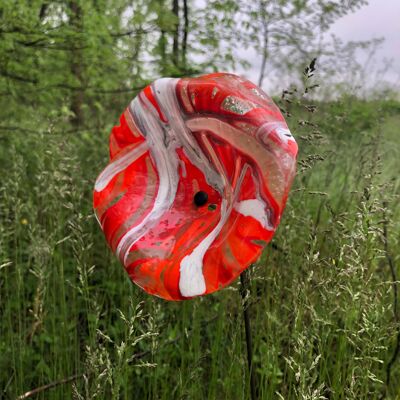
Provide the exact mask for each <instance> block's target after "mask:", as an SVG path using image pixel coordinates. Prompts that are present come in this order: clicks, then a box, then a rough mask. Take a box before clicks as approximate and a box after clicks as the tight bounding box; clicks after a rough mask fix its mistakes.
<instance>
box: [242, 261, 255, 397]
mask: <svg viewBox="0 0 400 400" xmlns="http://www.w3.org/2000/svg"><path fill="white" fill-rule="evenodd" d="M240 294H241V296H242V307H243V318H244V329H245V332H246V347H247V365H248V367H249V375H250V393H251V400H256V399H257V397H256V383H255V377H254V370H253V344H252V337H251V326H250V316H249V298H250V279H249V271H248V269H246V270H244V271H243V272H242V273H241V274H240Z"/></svg>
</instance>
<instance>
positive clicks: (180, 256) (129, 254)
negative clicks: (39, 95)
mask: <svg viewBox="0 0 400 400" xmlns="http://www.w3.org/2000/svg"><path fill="white" fill-rule="evenodd" d="M296 155H297V144H296V142H295V140H294V138H293V136H292V135H291V134H290V131H289V129H288V127H287V125H286V123H285V120H284V118H283V116H282V114H281V113H280V111H279V109H278V107H277V106H276V105H275V104H274V103H273V101H272V100H271V99H270V98H269V97H268V96H267V95H266V94H265V93H264V92H263V91H262V90H261V89H260V88H259V87H257V86H256V85H254V84H253V83H251V82H249V81H247V80H245V79H242V78H240V77H238V76H236V75H232V74H225V73H215V74H209V75H204V76H201V77H198V78H184V79H170V78H163V79H158V80H156V81H155V82H153V83H152V84H151V85H149V86H147V87H146V88H145V89H144V90H143V91H142V92H141V93H140V94H139V95H138V96H137V97H136V98H135V99H134V100H133V101H132V102H131V103H130V105H129V106H128V107H127V109H126V110H125V112H124V113H123V114H122V115H121V118H120V124H119V125H118V126H116V127H114V128H113V130H112V132H111V135H110V162H109V164H108V165H107V167H106V168H105V169H104V170H103V172H102V173H101V174H100V175H99V177H98V178H97V181H96V184H95V190H94V210H95V213H96V216H97V219H98V221H99V224H100V226H101V228H102V230H103V232H104V234H105V237H106V239H107V242H108V244H109V245H110V247H111V249H112V251H113V252H115V254H116V255H117V257H119V259H120V261H121V263H122V264H123V265H124V267H125V269H126V271H127V272H128V274H129V276H130V278H131V279H132V281H133V282H135V283H136V284H137V285H138V286H140V287H141V288H143V289H144V290H145V291H146V292H148V293H150V294H153V295H156V296H159V297H162V298H164V299H168V300H184V299H188V298H192V297H194V296H199V295H204V294H209V293H212V292H215V291H216V290H219V289H221V288H223V287H225V286H227V285H229V284H230V283H231V282H232V281H233V280H234V279H235V278H237V277H238V276H239V274H240V273H241V272H242V271H243V270H244V269H246V268H247V267H248V266H249V265H250V264H251V263H253V262H255V261H256V260H257V259H258V257H259V256H260V255H261V252H262V250H263V248H264V246H265V245H266V244H267V243H268V242H269V241H270V240H271V238H272V237H273V235H274V232H275V230H276V228H277V227H278V225H279V221H280V218H281V215H282V212H283V209H284V207H285V204H286V200H287V197H288V192H289V189H290V185H291V182H292V180H293V177H294V174H295V165H296ZM199 192H201V193H199ZM196 194H197V196H196ZM199 199H200V200H201V201H200V200H199Z"/></svg>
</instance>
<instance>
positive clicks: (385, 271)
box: [0, 0, 400, 400]
mask: <svg viewBox="0 0 400 400" xmlns="http://www.w3.org/2000/svg"><path fill="white" fill-rule="evenodd" d="M18 3H19V4H18V7H15V2H12V1H6V0H4V1H3V2H2V3H1V6H0V15H1V24H0V36H1V40H0V93H1V98H0V120H1V122H0V144H1V146H0V170H1V176H2V181H1V184H0V315H1V319H0V398H6V399H8V398H10V399H15V398H17V397H18V396H19V395H21V394H23V393H25V392H26V391H28V390H31V389H34V388H39V387H41V386H42V385H47V384H49V383H54V387H52V388H50V389H47V390H42V391H40V392H39V393H38V394H37V395H36V398H40V399H46V400H47V399H50V400H51V399H70V398H74V399H109V398H112V399H132V398H135V399H171V398H173V399H184V398H188V399H199V400H202V399H205V398H209V399H248V398H249V393H250V392H249V382H248V371H247V363H246V353H245V351H246V344H245V338H244V329H243V326H242V307H241V300H240V295H239V293H237V292H238V285H237V283H236V284H234V285H232V286H231V287H229V288H226V289H225V290H223V291H220V292H218V293H216V294H213V295H210V296H207V297H204V298H197V299H195V300H191V301H187V302H183V303H172V302H165V301H162V300H160V299H157V298H153V297H150V296H148V295H146V294H144V293H143V292H142V291H141V290H140V289H139V288H137V287H135V286H134V285H132V284H131V282H130V281H129V279H128V277H127V276H126V274H125V273H124V271H123V268H122V267H121V266H120V265H119V263H118V261H117V260H116V259H115V257H114V256H113V255H112V254H111V252H110V251H109V249H108V247H107V245H106V243H105V240H104V237H103V235H102V233H101V231H100V229H99V228H98V226H97V222H96V221H95V218H94V216H93V212H92V187H93V182H94V181H95V179H96V176H97V174H98V172H99V171H100V170H101V169H102V168H103V167H104V165H105V164H106V162H107V157H108V153H107V152H108V149H107V138H108V134H109V131H110V129H111V127H112V125H114V124H115V123H116V122H117V118H118V115H119V114H120V113H121V111H122V110H123V109H124V107H125V106H126V104H127V103H128V102H129V101H130V99H131V98H132V97H133V96H134V95H135V94H136V93H137V91H138V90H139V89H140V88H141V87H143V86H144V85H145V84H146V83H147V82H148V81H149V80H152V79H153V78H155V77H157V76H158V75H159V74H161V73H165V74H171V75H174V76H180V75H182V74H194V73H196V72H200V71H211V70H213V69H217V68H222V67H224V68H223V69H224V70H226V69H228V68H229V67H230V66H232V64H233V62H234V61H235V58H233V57H232V49H233V48H234V46H235V43H236V42H237V41H238V40H239V39H240V40H243V41H245V40H248V36H241V33H240V29H237V27H238V26H239V24H238V23H237V22H238V21H237V18H238V13H239V12H242V11H244V9H242V8H241V7H240V4H239V3H237V2H233V1H212V2H209V7H205V6H204V7H203V6H202V5H201V4H197V3H196V2H194V1H189V2H188V8H189V16H190V18H189V19H188V20H187V21H185V18H184V13H183V11H184V10H183V7H182V2H179V4H180V9H179V12H178V14H175V13H174V12H173V11H172V4H171V2H168V1H145V0H139V1H136V2H134V3H133V4H132V2H126V1H123V0H112V1H107V2H106V1H79V0H76V1H69V2H63V1H59V2H46V1H41V2H40V1H19V2H18ZM278 3H279V2H278ZM278 3H277V4H278ZM328 3H329V4H328ZM339 3H340V4H342V3H343V2H318V4H319V5H321V7H322V6H323V5H324V4H325V5H327V4H328V5H329V7H333V8H332V9H330V12H331V11H332V12H333V11H334V10H336V8H335V7H337V4H339ZM359 3H360V2H355V3H354V4H359ZM279 4H281V5H285V4H286V5H289V6H290V9H289V10H291V12H293V13H297V12H300V11H301V10H304V8H305V7H306V6H308V5H309V4H310V2H307V1H292V2H288V1H284V2H280V3H279ZM342 5H343V4H342ZM287 11H288V10H287ZM335 12H336V11H335ZM341 12H344V10H343V9H342V11H341ZM253 16H254V17H257V15H253ZM185 22H186V24H187V25H186V28H185ZM246 24H247V29H250V28H251V27H252V25H251V21H245V23H244V25H243V26H244V27H245V28H246ZM185 29H187V32H186V33H187V38H186V43H185V39H184V37H185ZM176 32H178V35H177V36H176ZM174 37H175V38H176V37H178V39H177V42H176V43H177V45H178V46H177V48H178V57H177V58H176V57H175V55H176V54H175V55H174V50H173V49H174V46H173V44H174ZM221 43H223V44H224V45H221ZM185 46H186V50H185ZM303 83H304V87H307V79H305V80H304V82H303ZM296 93H299V92H298V91H297V92H296V91H294V90H293V91H287V92H285V95H284V96H283V98H282V99H280V100H279V99H278V101H279V102H280V106H281V107H282V109H284V110H285V114H286V116H287V118H288V123H289V125H290V128H291V130H292V131H293V133H294V135H295V136H296V138H297V140H298V142H299V145H300V157H299V163H298V175H297V177H296V180H295V185H294V188H293V190H292V193H291V197H290V199H289V203H288V206H287V210H286V212H285V215H284V217H283V219H282V223H281V225H280V228H279V230H278V232H277V234H276V236H275V238H274V240H273V242H272V243H271V244H270V245H269V246H268V247H267V249H266V252H265V254H264V256H263V258H262V259H261V260H260V261H259V262H258V263H257V265H256V266H254V267H253V268H252V269H251V296H250V302H251V305H250V309H249V312H250V314H251V320H252V330H253V335H254V338H253V339H254V367H255V372H256V381H257V391H258V394H259V397H260V399H275V398H276V399H323V398H329V399H357V400H358V399H378V398H381V397H385V396H386V398H389V399H395V398H398V396H399V386H398V382H399V379H400V366H399V365H400V362H399V360H397V359H395V360H394V361H393V362H392V361H391V360H392V357H393V354H394V350H395V348H396V345H397V342H396V336H397V335H398V332H399V329H400V328H399V318H400V316H399V315H398V311H397V307H398V305H397V303H395V302H394V300H393V293H394V290H395V288H396V287H397V286H396V285H397V284H396V283H394V282H393V281H394V280H396V279H397V278H396V275H398V273H399V272H400V271H398V265H399V252H398V250H397V249H398V247H399V240H400V236H399V232H400V208H399V193H400V179H399V176H398V171H399V168H400V164H399V159H400V157H399V155H400V147H399V141H398V125H399V123H400V105H399V103H398V102H397V101H394V100H385V101H384V100H380V101H378V100H376V101H364V100H360V99H358V98H356V97H354V96H353V95H351V94H347V95H343V96H341V97H340V98H337V99H336V100H335V101H332V102H322V101H319V102H313V101H311V99H310V98H309V96H308V95H302V96H296ZM391 265H392V266H394V268H393V267H391ZM396 268H397V269H396ZM388 366H390V374H389V375H388ZM388 377H390V379H389V381H388Z"/></svg>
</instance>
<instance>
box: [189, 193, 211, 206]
mask: <svg viewBox="0 0 400 400" xmlns="http://www.w3.org/2000/svg"><path fill="white" fill-rule="evenodd" d="M207 201H208V194H207V193H206V192H203V191H200V192H197V193H196V194H195V195H194V197H193V202H194V204H196V206H197V207H201V206H204V205H205V204H206V203H207Z"/></svg>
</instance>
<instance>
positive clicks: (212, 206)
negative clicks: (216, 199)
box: [208, 204, 217, 211]
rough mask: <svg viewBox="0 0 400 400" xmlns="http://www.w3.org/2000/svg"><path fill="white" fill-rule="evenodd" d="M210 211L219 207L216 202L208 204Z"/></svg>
mask: <svg viewBox="0 0 400 400" xmlns="http://www.w3.org/2000/svg"><path fill="white" fill-rule="evenodd" d="M208 209H209V211H215V210H216V209H217V205H216V204H210V205H209V206H208Z"/></svg>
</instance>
